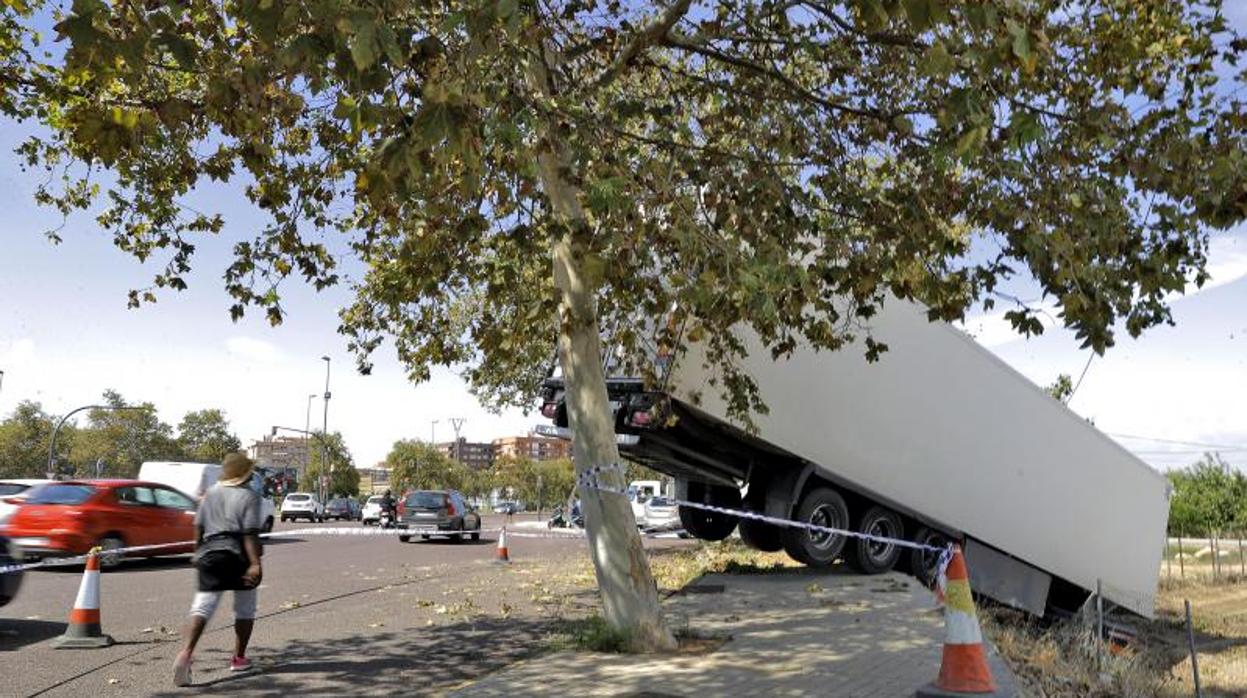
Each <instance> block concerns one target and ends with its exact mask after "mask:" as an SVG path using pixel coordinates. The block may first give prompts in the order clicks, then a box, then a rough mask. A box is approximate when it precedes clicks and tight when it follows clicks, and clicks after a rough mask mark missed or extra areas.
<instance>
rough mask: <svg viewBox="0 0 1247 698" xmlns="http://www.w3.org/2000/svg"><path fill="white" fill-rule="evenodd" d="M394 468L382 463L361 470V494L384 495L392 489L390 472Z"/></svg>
mask: <svg viewBox="0 0 1247 698" xmlns="http://www.w3.org/2000/svg"><path fill="white" fill-rule="evenodd" d="M393 467H394V466H392V465H390V464H389V463H386V462H385V461H382V462H380V463H377V464H376V465H375V466H373V467H371V468H359V493H360V494H362V495H369V494H384V493H385V491H386V490H388V489H390V470H391V469H392V468H393Z"/></svg>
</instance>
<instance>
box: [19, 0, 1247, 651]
mask: <svg viewBox="0 0 1247 698" xmlns="http://www.w3.org/2000/svg"><path fill="white" fill-rule="evenodd" d="M2 7H3V10H0V12H3V14H2V15H0V110H3V111H4V112H6V113H9V114H13V115H16V116H18V117H28V118H32V119H38V120H39V121H40V122H41V123H42V124H43V125H44V126H45V127H46V129H48V131H47V132H42V133H40V134H39V135H37V136H36V137H34V138H33V139H31V140H30V141H29V142H27V143H24V144H23V145H22V146H21V147H20V153H21V155H22V157H24V158H25V161H26V162H27V163H28V164H29V165H30V166H32V167H43V168H46V169H47V170H48V171H49V174H50V176H49V177H47V178H44V177H40V180H41V181H42V180H44V179H46V180H47V181H48V182H49V183H48V184H47V185H45V186H41V187H40V188H39V190H38V192H37V198H38V200H39V201H41V202H43V203H46V204H49V205H52V206H55V207H58V208H59V210H61V211H63V212H65V213H67V214H68V213H72V212H76V211H82V210H90V211H91V212H92V214H93V215H95V214H98V217H97V220H98V221H99V224H100V225H101V226H102V227H104V228H105V229H106V230H107V231H108V233H110V234H112V235H113V236H114V239H115V240H116V244H117V245H118V247H120V248H121V249H123V250H125V251H126V252H128V253H130V254H132V255H134V256H135V257H137V258H139V259H141V260H145V261H150V260H152V259H160V260H162V261H164V262H165V264H164V265H163V266H159V267H158V273H157V275H156V278H155V279H154V285H155V287H157V288H166V289H182V288H185V287H186V284H187V281H186V279H187V278H188V276H187V274H188V271H189V269H190V266H191V262H192V255H193V254H194V252H195V251H196V250H197V248H198V246H199V245H200V244H201V240H203V239H207V238H208V237H209V236H211V235H213V234H216V233H219V232H220V231H221V230H222V228H223V225H224V223H223V218H222V217H221V216H220V215H219V212H220V209H213V208H206V207H211V206H216V205H217V202H216V200H213V199H209V198H208V197H204V199H205V200H204V201H203V205H196V206H188V205H186V204H185V203H184V202H183V200H184V199H187V198H190V197H192V196H194V195H195V194H197V193H199V192H202V191H204V190H205V189H206V187H207V186H209V185H211V186H212V187H213V188H212V191H213V192H214V193H215V192H217V191H220V190H221V188H220V187H219V186H217V185H216V184H215V183H216V182H222V181H230V182H239V183H241V186H242V187H244V188H245V195H246V197H247V198H248V200H249V201H250V202H251V204H252V205H253V206H254V207H255V208H257V209H259V210H260V211H263V212H264V213H265V214H267V215H268V217H269V219H268V222H267V225H264V226H263V227H262V229H259V230H257V231H255V235H254V237H252V238H251V239H245V240H242V241H233V240H231V243H233V248H232V249H233V255H234V256H233V260H232V261H231V262H230V263H229V266H228V268H227V269H226V270H225V274H224V279H225V285H226V288H227V290H228V292H229V293H230V294H231V295H232V296H233V299H234V303H233V305H232V307H231V308H230V312H231V313H232V314H233V315H234V316H235V317H237V316H239V315H241V314H243V313H244V312H245V311H246V310H247V308H248V307H258V308H259V309H260V310H261V311H262V312H264V313H265V314H266V315H267V317H268V318H269V320H270V321H271V322H273V323H277V322H280V321H281V320H282V318H283V315H284V313H285V308H284V306H283V297H282V289H281V283H282V281H283V280H284V279H287V278H289V277H291V276H295V277H300V278H303V279H305V280H306V281H307V282H309V283H310V284H312V285H314V286H315V287H316V288H324V287H326V286H328V285H331V284H335V283H338V282H339V281H341V279H342V277H341V275H340V270H341V269H342V268H343V267H344V265H345V264H346V263H350V264H352V265H354V264H356V263H360V264H361V266H363V267H364V269H365V273H364V274H363V275H362V277H361V278H359V281H358V283H357V284H356V285H355V286H354V287H353V291H354V293H355V296H356V297H355V300H354V302H353V303H351V304H350V305H349V306H348V307H347V308H344V309H343V310H342V312H341V330H342V332H343V333H344V334H345V335H346V336H347V337H348V341H349V344H350V346H351V348H352V349H354V350H356V351H357V352H358V354H359V361H360V366H361V368H362V369H363V370H368V369H369V367H370V364H369V361H370V359H369V354H370V353H371V352H372V351H373V350H375V349H376V348H377V347H379V346H381V344H382V342H383V340H384V339H385V338H386V337H389V338H391V339H393V340H394V344H395V347H396V350H397V353H398V356H399V358H400V359H401V360H402V361H403V362H404V363H405V364H406V366H407V368H408V372H409V376H410V377H411V378H412V379H413V380H416V381H420V380H425V379H427V378H428V377H429V376H430V371H431V367H432V366H434V365H453V366H460V367H463V368H464V373H465V375H466V377H467V378H468V381H469V383H470V384H471V385H472V386H473V388H474V389H475V390H476V391H477V392H478V394H480V395H481V396H482V397H484V398H486V399H487V400H489V401H492V402H495V403H521V404H530V402H531V400H532V398H533V393H534V391H536V390H537V387H538V384H539V381H540V378H541V377H543V376H544V375H546V374H547V370H548V368H549V363H550V360H551V359H550V357H551V356H555V355H557V357H558V363H559V365H560V367H561V369H562V375H563V377H564V380H565V381H566V383H567V386H568V391H567V396H568V399H567V406H568V409H569V421H570V425H571V429H572V432H573V434H574V438H575V440H574V449H575V454H574V456H575V463H576V466H577V467H578V468H588V467H592V466H598V465H603V464H609V463H616V462H618V460H619V453H618V450H617V448H616V446H615V438H614V429H613V427H614V424H613V419H612V411H611V409H610V405H609V401H608V397H607V392H606V386H605V381H604V376H603V372H602V366H603V361H602V348H601V337H602V335H603V328H604V327H616V328H619V329H618V331H617V332H616V333H615V335H614V336H612V337H611V341H612V343H613V344H614V345H615V346H617V347H618V351H619V359H620V364H619V367H620V369H621V370H625V371H630V370H636V371H637V372H638V373H640V374H643V375H646V376H649V377H653V370H652V365H651V362H650V358H651V353H652V348H653V346H654V344H655V341H657V342H658V343H661V344H662V345H665V346H670V347H679V345H680V344H681V343H682V341H685V340H687V341H694V340H701V341H703V342H705V344H706V349H707V351H706V357H707V358H706V361H707V363H708V364H709V367H710V368H711V369H713V370H714V371H715V372H717V373H718V374H719V376H718V379H717V381H716V383H715V386H716V388H717V389H719V390H720V391H721V392H723V393H724V396H725V397H726V398H727V401H728V402H727V404H728V406H729V410H730V412H731V414H732V415H733V416H734V417H736V418H738V419H741V420H746V419H748V416H749V414H750V413H751V412H756V411H760V410H763V409H765V406H764V405H763V404H761V401H760V399H759V392H758V386H757V385H756V384H755V383H754V381H753V378H752V377H751V376H749V375H747V374H746V373H744V372H743V370H742V369H741V361H740V359H741V357H742V355H743V354H744V353H745V351H746V346H747V345H746V343H745V342H743V341H742V340H741V337H740V334H739V331H740V330H741V329H742V328H749V329H751V330H752V331H753V332H755V333H756V334H757V335H758V337H759V338H760V340H761V342H762V344H763V346H764V347H765V350H766V351H768V352H769V353H770V354H771V355H773V356H775V357H779V358H782V357H784V356H786V355H789V354H791V352H793V351H794V350H795V349H796V348H797V347H798V346H801V345H808V346H811V347H813V348H815V349H825V350H832V349H836V348H839V347H842V346H844V344H845V343H846V342H847V341H848V340H849V339H853V338H857V339H862V340H864V344H865V347H866V351H867V354H868V355H869V356H870V357H872V358H875V357H878V356H879V355H880V353H881V352H882V351H883V349H884V347H883V346H882V345H880V344H878V343H876V342H875V341H874V339H873V337H871V335H870V323H869V320H870V318H871V317H872V316H873V315H874V314H875V312H876V311H877V310H878V308H879V306H880V305H881V304H882V303H884V302H886V301H887V300H888V299H889V298H890V297H892V296H899V297H901V298H906V299H913V300H917V301H921V302H922V303H925V304H926V306H927V307H928V308H929V310H930V316H931V318H933V319H944V320H948V319H954V318H959V317H962V316H963V314H964V313H965V312H966V310H967V309H968V308H971V307H974V306H975V305H976V304H981V305H982V306H985V307H991V306H992V305H993V304H994V302H995V301H996V300H997V299H998V298H1000V299H1007V300H1008V302H1009V303H1010V307H1009V310H1008V312H1007V313H1006V318H1007V319H1008V320H1009V321H1010V322H1011V323H1012V325H1013V327H1014V328H1015V329H1016V330H1018V331H1019V332H1022V333H1025V334H1034V333H1038V332H1040V331H1042V329H1043V326H1042V325H1041V324H1040V322H1039V320H1038V319H1037V317H1036V316H1037V313H1038V311H1039V309H1038V308H1034V307H1031V306H1029V305H1027V304H1026V303H1023V302H1020V301H1017V300H1016V299H1013V298H1011V297H1010V296H1008V295H1006V294H1004V293H1002V292H1001V289H1000V288H999V284H1001V283H1002V282H1004V281H1008V280H1009V279H1011V278H1014V277H1015V276H1019V275H1020V276H1021V277H1022V278H1023V280H1024V281H1029V280H1030V279H1033V280H1034V281H1035V282H1036V283H1037V285H1038V287H1039V290H1040V291H1041V293H1040V294H1039V296H1042V297H1047V298H1051V299H1053V301H1054V302H1055V303H1056V305H1058V306H1059V313H1058V316H1059V317H1060V319H1061V321H1062V322H1063V323H1064V324H1065V325H1066V326H1067V327H1069V328H1071V329H1072V330H1073V331H1074V332H1075V334H1076V335H1077V337H1078V339H1079V340H1080V341H1082V342H1083V343H1084V345H1085V346H1087V347H1090V348H1092V349H1094V350H1095V351H1097V352H1099V351H1103V350H1105V349H1106V348H1107V347H1109V346H1111V345H1112V344H1113V343H1114V341H1115V338H1116V333H1117V332H1118V331H1121V329H1122V328H1124V331H1125V332H1127V333H1128V334H1130V335H1138V334H1139V333H1141V332H1142V331H1144V330H1146V329H1147V328H1149V327H1153V326H1155V325H1157V324H1160V323H1164V322H1167V321H1169V320H1170V317H1171V313H1170V310H1169V307H1168V305H1167V303H1168V301H1169V299H1171V298H1172V297H1173V295H1174V294H1175V293H1179V292H1181V291H1182V290H1183V289H1184V288H1185V287H1186V284H1187V283H1188V282H1190V281H1192V280H1193V281H1195V282H1196V283H1202V282H1203V281H1205V280H1206V279H1207V272H1206V268H1205V267H1206V261H1207V260H1206V257H1207V249H1208V238H1209V231H1210V230H1212V229H1224V228H1227V227H1229V226H1231V225H1234V224H1235V223H1237V222H1239V221H1241V220H1243V218H1244V217H1245V216H1247V154H1245V153H1247V148H1245V147H1244V129H1243V119H1244V102H1243V101H1242V99H1241V97H1240V96H1239V93H1240V92H1241V89H1242V87H1243V82H1244V80H1247V73H1244V72H1243V70H1242V68H1241V67H1239V66H1238V65H1237V64H1238V61H1239V59H1240V57H1241V56H1242V55H1243V54H1244V53H1245V52H1247V42H1245V41H1244V40H1243V39H1242V37H1239V36H1237V35H1236V34H1235V33H1234V32H1233V31H1232V30H1230V29H1229V28H1228V27H1227V24H1226V20H1225V18H1224V15H1223V13H1222V12H1221V2H1220V1H1219V0H1206V1H1205V0H1128V1H1127V0H1050V1H1045V2H1038V1H1037V0H1032V1H1020V2H1006V1H1005V0H998V1H988V0H971V1H966V2H952V1H951V0H826V1H817V2H815V1H810V2H791V1H790V0H718V1H716V2H702V3H693V2H692V1H691V0H671V2H666V3H662V4H652V3H624V2H617V1H607V2H603V1H601V0H576V1H574V2H561V1H558V0H555V1H552V2H532V1H531V0H506V1H501V2H492V1H486V2H482V1H479V0H446V1H445V2H439V3H411V2H399V1H395V0H369V1H368V2H362V1H360V0H339V1H337V2H316V3H287V2H268V1H261V2H251V1H246V2H236V3H224V4H221V3H217V2H212V1H211V0H178V1H177V2H173V1H172V0H149V1H147V2H142V3H132V2H115V3H107V2H102V1H100V0H75V2H74V3H73V7H72V10H71V11H69V12H68V13H66V14H64V15H59V14H58V15H57V16H56V17H55V19H56V20H57V24H56V32H57V37H58V38H59V39H60V40H61V41H62V42H63V45H62V46H57V47H55V49H54V50H47V49H46V48H44V47H41V46H38V45H37V42H36V39H35V34H36V32H35V27H37V26H39V24H40V23H41V22H46V21H47V20H48V18H49V15H52V14H53V13H54V11H56V12H59V8H58V6H55V5H53V4H50V3H45V2H43V1H42V0H25V1H24V2H16V3H15V2H6V3H5V4H4V5H3V6H2ZM1219 72H1220V73H1221V74H1223V75H1225V76H1226V78H1225V79H1224V80H1221V79H1220V78H1219V75H1218V73H1219ZM101 170H103V172H101ZM97 197H99V198H101V199H102V205H101V206H97V205H96V203H97ZM195 203H196V204H199V203H200V202H199V201H198V200H197V201H196V202H195ZM101 209H102V210H101ZM333 231H336V232H337V234H338V235H340V238H341V239H339V240H331V239H327V237H328V236H330V235H333V234H334V233H333ZM161 255H163V257H162V256H161ZM347 256H349V257H352V258H353V259H351V260H347V259H345V257H347ZM155 298H156V296H155V295H154V293H153V292H152V291H149V290H142V291H138V290H136V291H134V292H133V293H132V295H131V302H132V303H133V304H135V305H138V304H141V303H142V302H144V301H149V300H154V299H155ZM672 308H678V311H677V313H678V315H679V321H678V322H674V323H666V322H664V320H665V319H666V318H664V317H662V316H664V315H666V314H667V313H670V312H671V309H672ZM653 327H659V328H666V329H661V330H659V332H658V334H659V335H660V336H658V337H654V336H653V335H654V333H653V332H651V331H648V330H647V329H646V328H653ZM556 350H557V351H556ZM620 479H621V478H618V477H616V476H613V475H611V476H609V480H610V482H609V484H614V485H618V484H621V483H620V482H619V480H620ZM585 517H586V525H587V531H588V535H589V538H590V539H591V541H592V544H591V545H590V546H589V549H590V551H591V553H590V554H591V555H592V558H593V562H594V565H595V569H596V571H597V576H598V582H599V587H600V589H601V591H602V597H603V611H604V615H605V617H606V619H607V621H608V622H609V623H610V624H611V625H612V626H613V627H615V628H617V629H620V630H622V631H624V632H626V633H627V634H628V635H629V637H630V638H631V640H632V642H633V644H634V645H635V646H636V647H638V648H645V649H655V648H658V649H671V648H673V647H674V645H675V642H674V638H673V636H672V635H671V633H670V632H669V630H668V629H667V628H666V626H665V624H664V623H663V621H662V617H661V610H660V607H659V603H658V597H657V592H656V589H655V585H654V582H653V578H652V575H651V574H650V570H649V569H648V567H647V566H646V564H645V555H644V551H643V550H642V547H641V541H640V537H639V536H638V534H637V530H636V526H635V525H634V523H635V522H634V521H633V517H632V513H631V509H630V507H629V506H628V504H627V502H626V501H624V500H623V499H622V498H620V497H617V496H602V495H598V494H596V493H592V494H586V496H585Z"/></svg>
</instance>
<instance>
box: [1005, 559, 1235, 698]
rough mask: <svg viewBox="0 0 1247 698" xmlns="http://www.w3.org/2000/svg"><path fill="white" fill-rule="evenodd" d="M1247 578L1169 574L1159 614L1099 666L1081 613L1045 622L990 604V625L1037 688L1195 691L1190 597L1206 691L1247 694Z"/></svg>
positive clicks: (1108, 692) (1075, 692) (1055, 692)
mask: <svg viewBox="0 0 1247 698" xmlns="http://www.w3.org/2000/svg"><path fill="white" fill-rule="evenodd" d="M1245 582H1247V580H1244V579H1241V578H1239V577H1238V576H1237V575H1235V576H1233V577H1228V578H1226V577H1223V578H1221V579H1220V580H1212V579H1193V578H1192V579H1188V580H1186V581H1181V580H1164V581H1162V583H1161V585H1160V593H1159V595H1158V596H1157V608H1156V611H1157V617H1156V619H1155V620H1152V621H1145V620H1141V619H1131V620H1130V621H1129V622H1130V625H1131V626H1132V627H1134V628H1135V629H1136V630H1137V631H1138V639H1137V641H1136V642H1135V643H1134V644H1133V645H1132V646H1131V647H1130V648H1128V649H1126V650H1125V651H1123V652H1121V653H1118V654H1111V653H1107V652H1106V653H1105V655H1104V658H1103V664H1102V666H1101V669H1100V670H1099V671H1097V668H1096V643H1095V634H1094V630H1093V629H1092V627H1091V626H1090V625H1089V624H1085V623H1080V622H1078V621H1071V622H1063V623H1054V624H1051V625H1046V626H1045V625H1040V624H1039V623H1037V622H1036V621H1034V620H1031V619H1029V618H1028V617H1026V616H1024V615H1023V614H1020V613H1017V612H1014V611H1010V610H1007V609H1001V608H997V607H987V608H984V609H981V610H982V613H981V615H982V620H983V629H984V632H985V633H986V634H987V635H988V637H990V638H991V640H992V642H993V643H994V644H995V645H996V647H997V648H998V649H999V650H1000V653H1001V654H1002V655H1004V657H1005V658H1006V659H1007V660H1008V661H1009V664H1010V666H1011V667H1012V668H1013V670H1014V672H1015V673H1016V674H1017V675H1018V677H1019V679H1020V680H1021V681H1022V682H1023V683H1024V685H1025V686H1026V687H1027V688H1028V689H1029V692H1030V693H1032V694H1034V695H1037V696H1054V697H1055V696H1061V697H1062V698H1064V697H1066V696H1069V697H1073V696H1166V697H1170V696H1172V697H1175V698H1176V697H1177V696H1190V695H1194V682H1193V680H1192V672H1191V662H1190V658H1189V653H1188V651H1187V637H1186V627H1185V622H1184V617H1185V616H1184V614H1185V611H1184V607H1183V600H1184V599H1190V601H1191V606H1192V617H1193V623H1192V624H1193V626H1194V628H1195V643H1196V647H1197V649H1198V651H1199V655H1198V658H1199V669H1200V683H1201V688H1202V689H1203V694H1204V695H1205V696H1247V583H1245Z"/></svg>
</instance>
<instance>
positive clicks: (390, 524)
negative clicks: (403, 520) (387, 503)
mask: <svg viewBox="0 0 1247 698" xmlns="http://www.w3.org/2000/svg"><path fill="white" fill-rule="evenodd" d="M378 525H379V526H380V527H381V528H394V517H393V515H392V514H390V512H388V511H383V512H381V518H380V520H379V521H378Z"/></svg>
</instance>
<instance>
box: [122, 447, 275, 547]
mask: <svg viewBox="0 0 1247 698" xmlns="http://www.w3.org/2000/svg"><path fill="white" fill-rule="evenodd" d="M139 479H140V480H146V481H147V482H156V483H159V484H162V485H168V486H169V487H172V488H174V489H176V490H181V491H182V492H185V493H186V494H188V495H190V496H191V498H192V499H194V500H195V501H196V502H198V501H199V500H201V499H203V496H204V494H205V493H206V492H207V491H208V488H210V487H212V486H213V485H215V484H216V483H217V480H219V479H221V466H220V465H218V464H215V463H179V462H176V461H148V462H146V463H144V464H143V465H142V466H141V467H140V468H139ZM251 490H252V491H253V492H255V493H256V494H258V495H260V518H261V519H263V521H264V523H263V527H264V532H265V533H267V532H269V531H271V530H273V520H274V518H275V517H276V516H277V505H275V504H273V500H272V499H270V498H268V497H265V496H264V479H263V478H262V477H261V476H260V473H259V472H252V473H251Z"/></svg>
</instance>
